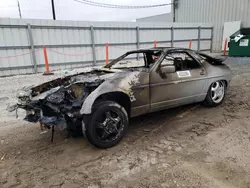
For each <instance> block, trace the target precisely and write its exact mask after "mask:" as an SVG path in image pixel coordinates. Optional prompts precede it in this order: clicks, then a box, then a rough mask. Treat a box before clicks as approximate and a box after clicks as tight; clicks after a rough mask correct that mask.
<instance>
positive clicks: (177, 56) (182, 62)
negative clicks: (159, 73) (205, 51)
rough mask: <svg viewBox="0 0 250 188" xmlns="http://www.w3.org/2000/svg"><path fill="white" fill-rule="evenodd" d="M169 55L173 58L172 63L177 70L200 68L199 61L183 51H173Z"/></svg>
mask: <svg viewBox="0 0 250 188" xmlns="http://www.w3.org/2000/svg"><path fill="white" fill-rule="evenodd" d="M169 56H171V57H173V58H174V65H175V67H176V70H177V71H183V70H190V69H197V68H200V66H201V65H200V63H199V62H197V61H196V60H195V59H193V58H192V57H191V56H190V55H189V54H187V53H185V52H178V53H177V52H176V53H175V52H173V53H171V54H169Z"/></svg>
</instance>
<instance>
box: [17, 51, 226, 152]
mask: <svg viewBox="0 0 250 188" xmlns="http://www.w3.org/2000/svg"><path fill="white" fill-rule="evenodd" d="M223 62H224V59H223V58H214V57H211V56H209V55H206V54H203V53H199V52H195V51H192V50H189V49H182V48H152V49H145V50H135V51H130V52H127V53H125V54H124V55H122V56H121V57H119V58H117V59H115V60H113V61H111V62H110V63H109V64H107V65H105V66H104V67H102V68H99V69H93V70H92V71H90V72H83V73H79V74H75V75H70V76H66V77H63V78H58V79H55V80H53V81H49V82H47V83H43V84H41V85H38V86H36V87H30V88H29V87H27V88H24V89H22V90H21V91H19V93H18V104H17V105H16V106H15V108H22V109H25V110H26V112H27V116H26V117H25V120H27V121H29V122H34V123H36V122H40V123H41V124H42V125H44V126H45V127H47V128H51V129H52V133H53V131H54V127H55V126H62V125H65V126H66V128H67V129H68V130H69V131H76V132H77V131H78V132H79V131H80V132H82V133H83V135H84V136H85V137H86V139H87V140H88V141H89V142H90V143H91V144H92V145H94V146H96V147H99V148H109V147H112V146H114V145H116V144H117V143H118V142H119V141H120V140H121V139H122V138H123V136H124V134H125V133H126V131H127V129H128V125H129V118H131V117H135V116H139V115H142V114H147V113H150V112H154V111H159V110H163V109H168V108H173V107H177V106H181V105H186V104H190V103H197V102H204V104H206V105H208V106H217V105H219V104H221V103H222V101H223V99H224V97H225V92H226V89H227V87H228V84H229V82H230V80H231V71H230V69H229V68H228V67H227V66H226V65H225V64H224V63H223Z"/></svg>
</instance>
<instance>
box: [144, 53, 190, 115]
mask: <svg viewBox="0 0 250 188" xmlns="http://www.w3.org/2000/svg"><path fill="white" fill-rule="evenodd" d="M164 66H172V67H173V66H175V65H174V60H173V59H172V60H171V59H166V57H165V58H164V60H163V61H162V62H161V63H160V65H159V67H155V68H154V69H153V70H152V72H151V73H150V81H149V82H150V84H149V88H150V103H151V106H150V111H151V112H152V111H158V110H162V109H166V108H171V107H175V106H179V105H182V104H184V100H183V98H184V97H185V96H184V94H185V92H183V90H182V87H183V84H182V78H180V77H179V76H178V74H177V72H176V71H175V72H172V73H167V74H164V73H162V72H161V67H164Z"/></svg>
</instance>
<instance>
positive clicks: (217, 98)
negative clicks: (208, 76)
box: [211, 81, 225, 103]
mask: <svg viewBox="0 0 250 188" xmlns="http://www.w3.org/2000/svg"><path fill="white" fill-rule="evenodd" d="M224 94H225V87H224V82H223V81H217V82H214V83H213V84H212V87H211V97H212V100H213V102H214V103H219V102H221V101H222V99H223V98H224Z"/></svg>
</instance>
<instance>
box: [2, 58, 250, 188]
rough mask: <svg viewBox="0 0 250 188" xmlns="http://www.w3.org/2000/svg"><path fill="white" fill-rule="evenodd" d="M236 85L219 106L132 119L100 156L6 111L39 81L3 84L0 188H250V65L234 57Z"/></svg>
mask: <svg viewBox="0 0 250 188" xmlns="http://www.w3.org/2000/svg"><path fill="white" fill-rule="evenodd" d="M227 64H228V65H229V66H230V67H231V69H232V71H233V80H232V82H231V84H230V87H229V89H228V91H227V96H226V98H225V101H224V103H223V104H222V105H220V106H218V107H216V108H206V107H204V106H202V105H200V104H196V105H188V106H185V107H181V108H175V109H171V110H167V111H161V112H157V113H152V114H149V115H146V116H141V117H137V118H134V119H132V120H131V126H130V128H129V130H128V133H127V134H126V136H125V138H124V139H123V141H122V142H121V143H120V144H119V145H118V146H116V147H113V148H110V149H107V150H99V149H96V148H93V147H91V146H89V145H88V143H87V142H86V141H85V140H84V139H83V138H81V137H80V138H67V137H66V136H67V134H66V133H65V132H59V131H57V132H56V135H55V142H54V143H53V144H50V143H49V138H50V134H43V135H40V134H39V132H40V130H39V125H38V124H37V125H34V124H29V123H26V122H24V121H22V120H21V117H20V119H15V114H13V113H7V112H5V111H4V109H5V108H6V106H7V105H8V104H9V103H12V102H14V98H15V93H16V90H17V89H18V88H21V87H22V86H24V85H27V83H35V84H37V83H41V82H43V81H44V80H45V79H46V80H47V79H52V78H54V77H55V76H52V77H44V76H41V75H29V76H14V77H8V78H1V79H0V84H1V94H0V101H1V105H0V109H1V114H0V117H1V120H0V187H3V188H5V187H37V188H38V187H39V188H41V187H63V188H71V187H72V188H74V187H89V188H99V187H107V188H110V187H122V188H123V187H124V188H125V187H143V188H145V187H154V188H155V187H163V188H164V187H166V188H167V187H171V188H173V187H199V188H200V187H202V188H203V187H204V188H213V187H214V188H217V187H218V188H231V187H235V188H249V187H250V179H249V176H250V160H249V158H250V144H249V142H250V123H249V122H250V113H249V112H250V107H249V105H250V102H249V101H250V100H249V98H250V59H249V58H241V59H235V58H230V60H228V62H227Z"/></svg>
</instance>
